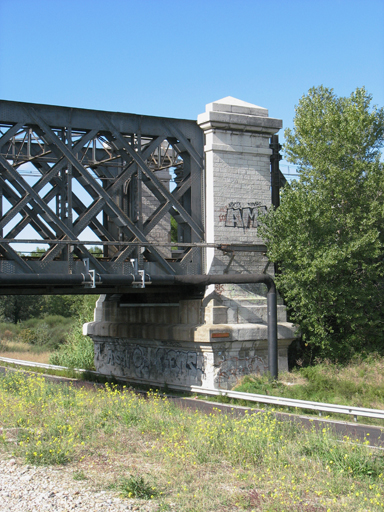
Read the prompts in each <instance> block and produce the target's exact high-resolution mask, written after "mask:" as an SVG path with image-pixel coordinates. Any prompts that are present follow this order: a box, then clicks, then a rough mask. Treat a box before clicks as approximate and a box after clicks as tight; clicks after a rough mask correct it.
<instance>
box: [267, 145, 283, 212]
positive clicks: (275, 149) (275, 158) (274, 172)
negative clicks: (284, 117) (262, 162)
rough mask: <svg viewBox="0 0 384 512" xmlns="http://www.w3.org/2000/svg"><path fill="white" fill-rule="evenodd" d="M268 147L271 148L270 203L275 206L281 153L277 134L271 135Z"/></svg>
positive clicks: (277, 201) (278, 199)
mask: <svg viewBox="0 0 384 512" xmlns="http://www.w3.org/2000/svg"><path fill="white" fill-rule="evenodd" d="M269 147H270V149H272V155H271V188H272V191H271V194H272V204H273V206H274V207H275V208H278V207H279V206H280V168H279V162H280V160H281V155H280V153H279V151H280V149H281V144H279V136H278V135H272V137H271V143H270V145H269Z"/></svg>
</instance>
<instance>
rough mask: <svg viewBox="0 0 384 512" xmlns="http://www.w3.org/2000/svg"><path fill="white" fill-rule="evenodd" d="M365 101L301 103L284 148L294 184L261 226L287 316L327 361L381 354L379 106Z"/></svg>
mask: <svg viewBox="0 0 384 512" xmlns="http://www.w3.org/2000/svg"><path fill="white" fill-rule="evenodd" d="M371 100H372V98H371V96H370V95H368V94H367V93H366V91H365V89H364V88H362V89H356V91H355V92H353V93H352V94H351V96H349V97H337V96H336V95H335V94H334V93H333V90H332V89H327V88H324V87H322V86H321V87H318V88H312V89H310V91H309V92H308V94H307V95H304V96H303V97H302V98H301V99H300V101H299V104H298V106H297V107H296V114H295V119H294V128H293V129H292V130H290V129H288V130H286V131H285V137H286V143H285V145H284V150H285V154H286V157H287V159H288V161H289V162H292V163H294V164H296V165H297V166H298V172H299V175H300V180H299V181H294V182H293V183H292V184H291V185H288V186H287V187H286V188H285V189H284V190H283V192H282V195H281V206H280V208H278V209H276V210H270V211H269V212H268V214H267V216H266V217H265V222H264V227H263V230H264V231H263V233H264V236H265V237H266V239H267V244H268V254H269V257H270V259H271V260H272V261H274V262H277V263H278V264H279V268H280V272H281V273H280V275H278V276H277V278H276V280H277V284H278V287H279V290H280V291H281V292H282V294H283V296H284V298H285V300H286V302H287V304H288V306H289V308H290V310H291V313H292V315H291V319H292V320H293V321H294V322H296V323H297V324H298V325H299V326H300V328H301V332H302V335H303V339H304V340H305V341H306V343H308V344H309V345H310V346H312V347H316V349H317V353H320V354H321V355H322V356H326V357H330V358H332V359H347V358H349V357H350V356H351V355H352V354H353V352H355V351H361V350H366V351H369V350H380V351H383V349H384V316H383V311H384V172H383V163H382V162H381V161H380V158H381V152H380V148H381V147H382V146H383V136H384V109H383V108H380V109H379V108H377V107H375V106H374V107H372V106H371Z"/></svg>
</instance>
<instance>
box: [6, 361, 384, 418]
mask: <svg viewBox="0 0 384 512" xmlns="http://www.w3.org/2000/svg"><path fill="white" fill-rule="evenodd" d="M0 361H3V362H5V363H9V364H17V365H20V366H26V367H29V368H33V367H36V368H42V369H47V370H48V369H49V370H72V371H75V372H79V373H83V372H87V373H91V374H94V375H102V374H100V373H99V372H95V371H91V370H83V369H80V368H68V367H66V366H56V365H53V364H43V363H35V362H32V361H24V360H20V359H10V358H8V357H0ZM170 387H171V386H170ZM190 391H191V392H192V393H199V394H203V395H212V396H225V397H228V398H235V399H237V400H247V401H248V402H258V403H261V404H272V405H276V406H278V407H293V408H298V409H310V410H312V411H317V412H319V413H321V412H329V413H334V414H347V415H349V416H353V417H354V419H355V421H357V416H361V417H364V418H377V419H382V420H384V410H381V409H368V408H366V407H354V406H350V405H337V404H328V403H322V402H311V401H309V400H297V399H295V398H284V397H279V396H269V395H258V394H256V393H242V392H240V391H226V390H222V391H217V390H213V389H205V388H200V387H197V386H192V387H191V388H190Z"/></svg>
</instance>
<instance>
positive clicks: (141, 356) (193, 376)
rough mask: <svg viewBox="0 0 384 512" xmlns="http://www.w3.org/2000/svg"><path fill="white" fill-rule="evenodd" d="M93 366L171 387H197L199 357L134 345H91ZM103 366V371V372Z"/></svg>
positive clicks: (201, 366)
mask: <svg viewBox="0 0 384 512" xmlns="http://www.w3.org/2000/svg"><path fill="white" fill-rule="evenodd" d="M95 364H96V368H98V369H99V371H100V370H101V369H102V368H104V369H106V370H109V372H111V373H113V374H114V375H118V376H125V377H131V378H139V379H146V380H147V379H155V380H161V381H164V382H168V383H172V382H179V381H183V382H185V383H187V384H196V385H199V384H201V377H202V374H203V373H204V362H203V356H202V354H201V353H199V352H195V351H188V350H178V349H173V348H171V349H170V348H163V347H143V346H140V345H137V344H129V345H125V344H114V343H109V342H96V343H95ZM105 366H107V368H105Z"/></svg>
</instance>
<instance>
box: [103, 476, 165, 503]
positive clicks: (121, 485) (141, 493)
mask: <svg viewBox="0 0 384 512" xmlns="http://www.w3.org/2000/svg"><path fill="white" fill-rule="evenodd" d="M110 488H112V489H113V488H115V489H117V490H119V491H120V495H121V496H122V497H123V498H139V499H142V500H152V499H154V498H156V497H157V496H158V495H159V494H160V493H159V491H158V490H157V488H156V487H155V486H153V485H151V484H150V483H148V482H146V481H145V480H144V477H143V476H134V475H130V476H129V477H122V478H120V480H119V482H118V483H117V484H112V486H110Z"/></svg>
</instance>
